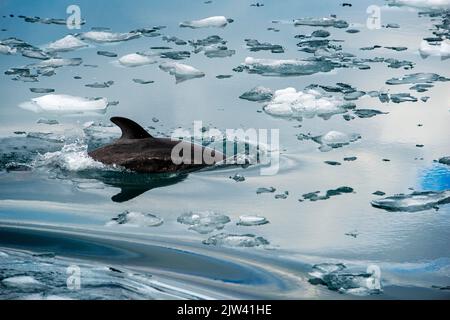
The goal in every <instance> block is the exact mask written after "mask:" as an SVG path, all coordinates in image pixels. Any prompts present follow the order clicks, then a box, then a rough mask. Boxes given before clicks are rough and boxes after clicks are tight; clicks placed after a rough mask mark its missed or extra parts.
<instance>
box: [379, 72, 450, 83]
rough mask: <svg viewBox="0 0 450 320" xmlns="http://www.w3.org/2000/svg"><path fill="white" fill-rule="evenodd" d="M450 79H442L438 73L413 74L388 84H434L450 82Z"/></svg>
mask: <svg viewBox="0 0 450 320" xmlns="http://www.w3.org/2000/svg"><path fill="white" fill-rule="evenodd" d="M449 80H450V79H448V78H445V77H442V76H440V75H438V74H436V73H412V74H408V75H405V76H403V77H398V78H391V79H389V80H386V84H389V85H397V84H416V83H432V82H435V81H449Z"/></svg>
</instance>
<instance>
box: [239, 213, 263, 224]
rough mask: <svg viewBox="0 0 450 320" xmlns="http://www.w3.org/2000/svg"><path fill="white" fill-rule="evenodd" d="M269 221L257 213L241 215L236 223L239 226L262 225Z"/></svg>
mask: <svg viewBox="0 0 450 320" xmlns="http://www.w3.org/2000/svg"><path fill="white" fill-rule="evenodd" d="M266 223H269V221H267V219H266V218H265V217H261V216H257V215H254V216H253V215H244V216H240V217H239V221H238V222H237V223H236V224H237V225H239V226H260V225H263V224H266Z"/></svg>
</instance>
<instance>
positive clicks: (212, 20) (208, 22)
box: [180, 16, 230, 29]
mask: <svg viewBox="0 0 450 320" xmlns="http://www.w3.org/2000/svg"><path fill="white" fill-rule="evenodd" d="M229 21H230V20H228V19H227V18H225V17H224V16H214V17H208V18H205V19H200V20H191V21H184V22H181V23H180V27H181V28H192V29H198V28H211V27H214V28H224V27H225V26H226V25H227V24H228V22H229Z"/></svg>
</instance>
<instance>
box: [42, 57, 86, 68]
mask: <svg viewBox="0 0 450 320" xmlns="http://www.w3.org/2000/svg"><path fill="white" fill-rule="evenodd" d="M82 63H83V59H81V58H70V59H64V58H51V59H48V60H44V61H41V62H39V63H38V64H35V65H33V66H35V67H37V68H60V67H68V66H79V65H80V64H82Z"/></svg>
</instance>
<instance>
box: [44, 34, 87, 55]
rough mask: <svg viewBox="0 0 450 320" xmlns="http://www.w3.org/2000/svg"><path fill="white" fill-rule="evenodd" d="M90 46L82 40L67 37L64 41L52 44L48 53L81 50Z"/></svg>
mask: <svg viewBox="0 0 450 320" xmlns="http://www.w3.org/2000/svg"><path fill="white" fill-rule="evenodd" d="M87 46H88V45H87V44H86V43H84V42H83V41H81V40H80V39H78V38H76V37H74V36H72V35H70V34H69V35H67V36H65V37H64V38H62V39H59V40H57V41H55V42H52V43H50V44H49V45H48V46H47V51H49V52H63V51H71V50H76V49H80V48H84V47H87Z"/></svg>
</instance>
